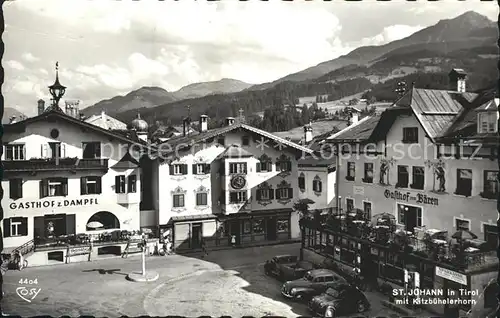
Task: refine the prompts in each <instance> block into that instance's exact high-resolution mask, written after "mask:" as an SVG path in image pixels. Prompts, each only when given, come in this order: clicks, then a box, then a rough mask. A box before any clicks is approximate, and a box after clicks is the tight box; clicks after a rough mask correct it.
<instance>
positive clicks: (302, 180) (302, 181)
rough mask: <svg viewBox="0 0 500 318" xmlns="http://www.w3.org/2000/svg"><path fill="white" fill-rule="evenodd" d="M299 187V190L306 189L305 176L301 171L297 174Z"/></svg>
mask: <svg viewBox="0 0 500 318" xmlns="http://www.w3.org/2000/svg"><path fill="white" fill-rule="evenodd" d="M299 189H300V190H301V191H305V190H306V177H305V176H304V174H303V173H301V174H300V176H299Z"/></svg>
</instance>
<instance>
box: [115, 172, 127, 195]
mask: <svg viewBox="0 0 500 318" xmlns="http://www.w3.org/2000/svg"><path fill="white" fill-rule="evenodd" d="M125 191H126V190H125V176H123V175H122V176H115V192H116V193H125Z"/></svg>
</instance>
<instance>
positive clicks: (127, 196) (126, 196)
mask: <svg viewBox="0 0 500 318" xmlns="http://www.w3.org/2000/svg"><path fill="white" fill-rule="evenodd" d="M140 202H141V196H140V194H139V193H117V194H116V203H118V204H134V203H140Z"/></svg>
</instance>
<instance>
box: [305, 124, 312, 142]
mask: <svg viewBox="0 0 500 318" xmlns="http://www.w3.org/2000/svg"><path fill="white" fill-rule="evenodd" d="M312 139H313V129H312V127H311V124H308V125H305V126H304V142H305V143H308V142H311V140H312Z"/></svg>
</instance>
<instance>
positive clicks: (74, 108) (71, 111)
mask: <svg viewBox="0 0 500 318" xmlns="http://www.w3.org/2000/svg"><path fill="white" fill-rule="evenodd" d="M64 103H65V104H66V109H65V113H66V115H68V116H71V117H74V118H76V119H80V109H79V107H78V106H79V104H80V101H79V100H67V101H64Z"/></svg>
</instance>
